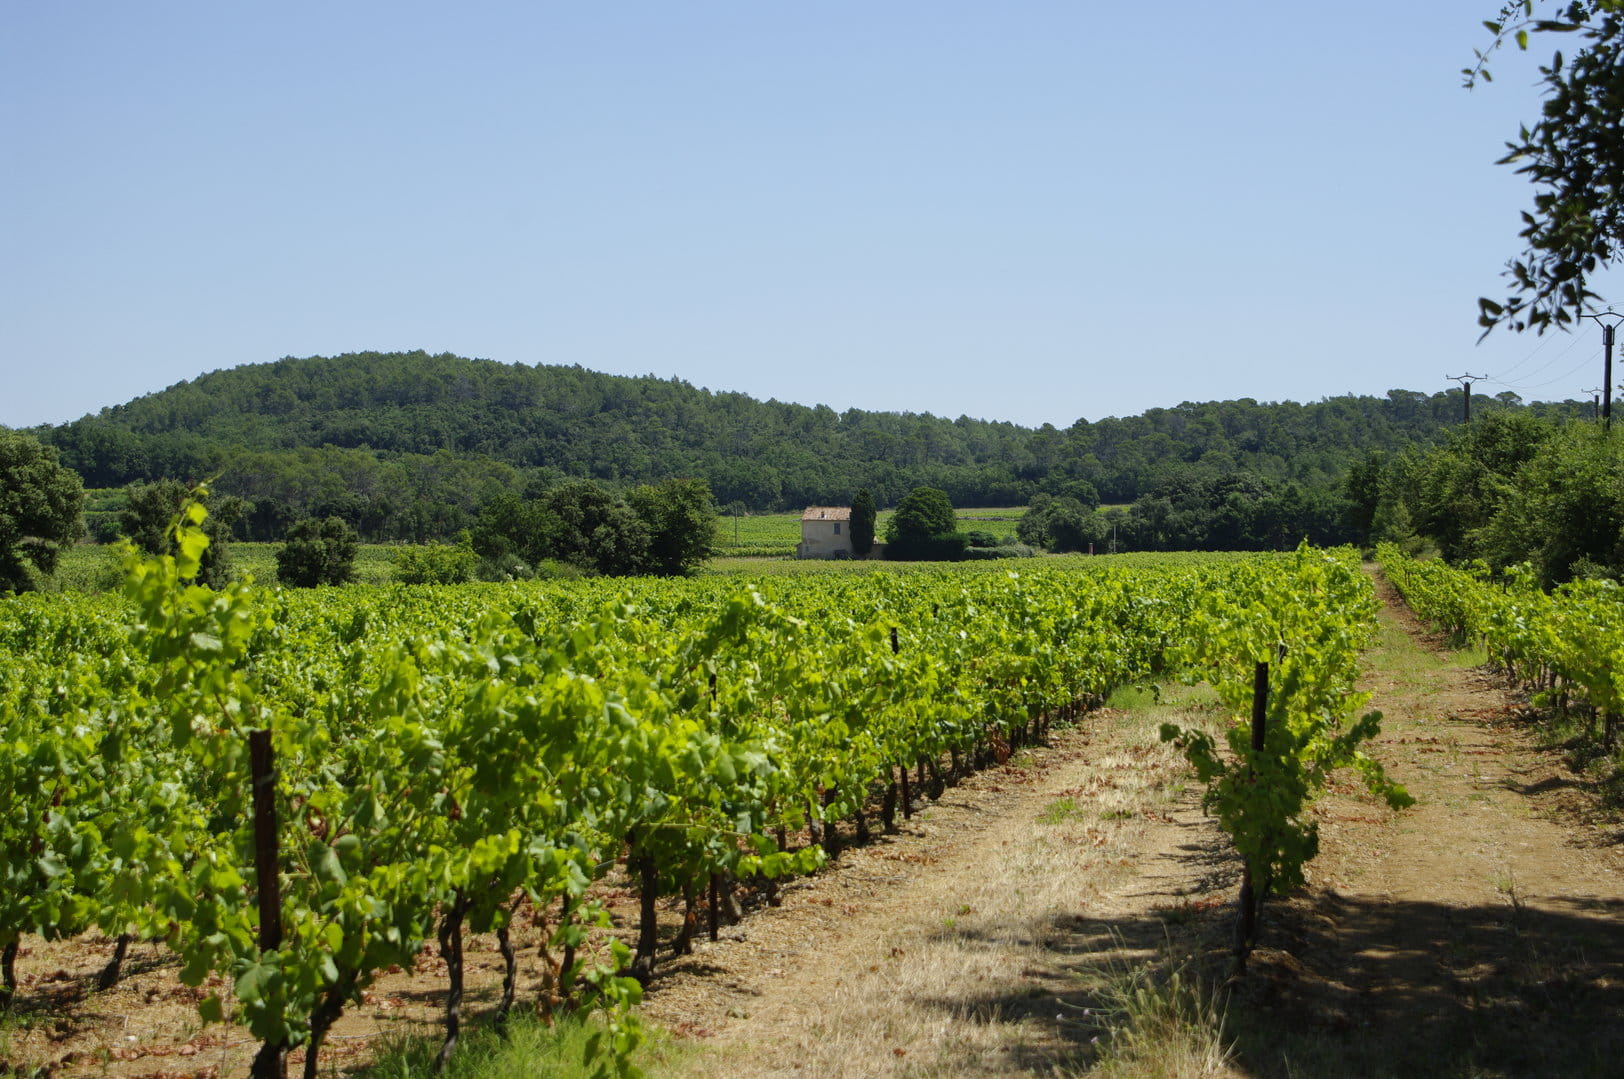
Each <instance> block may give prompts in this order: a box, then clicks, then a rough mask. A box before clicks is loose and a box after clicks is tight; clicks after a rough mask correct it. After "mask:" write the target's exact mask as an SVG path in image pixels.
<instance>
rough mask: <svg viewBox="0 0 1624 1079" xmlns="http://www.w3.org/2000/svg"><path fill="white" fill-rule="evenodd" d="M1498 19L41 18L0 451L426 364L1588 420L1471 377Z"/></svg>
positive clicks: (404, 8)
mask: <svg viewBox="0 0 1624 1079" xmlns="http://www.w3.org/2000/svg"><path fill="white" fill-rule="evenodd" d="M1498 7H1499V2H1498V0H1475V2H1474V0H1428V2H1426V3H1415V2H1414V0H1407V2H1399V0H1377V2H1375V3H1369V4H1361V5H1348V4H1335V5H1331V4H1323V5H1322V4H1304V3H1300V2H1293V3H1286V2H1283V0H1273V2H1254V3H1238V4H1211V3H1206V2H1200V3H1197V2H1186V0H1173V2H1170V3H1165V4H1160V5H1155V6H1151V5H1128V4H1110V5H1107V4H1096V3H1083V2H1079V0H1068V2H1058V0H1057V2H1027V3H1007V4H992V3H986V2H984V0H929V2H925V0H917V2H915V0H907V2H902V0H898V2H882V3H875V2H873V0H863V2H855V0H851V2H842V0H836V2H826V3H799V4H790V3H770V2H763V0H733V2H707V0H695V2H674V0H657V2H656V0H617V2H614V3H562V2H535V3H477V2H476V3H459V4H445V3H432V4H430V3H415V2H391V3H373V2H344V3H320V4H315V3H302V2H294V0H288V2H281V3H277V4H274V5H272V4H261V5H241V4H222V3H218V2H214V3H166V2H163V0H154V2H153V3H147V4H130V3H124V2H117V3H113V2H82V3H80V2H76V3H39V4H34V3H28V4H11V5H8V6H7V7H6V10H5V13H4V15H3V16H0V372H3V376H4V381H3V386H4V392H3V393H0V424H6V425H11V426H27V425H32V424H36V423H42V422H62V421H65V420H68V419H71V418H74V417H76V416H79V415H82V414H84V413H86V412H93V411H95V410H97V409H99V408H101V407H103V406H106V405H111V404H116V403H119V402H122V401H125V400H128V399H129V398H131V397H134V396H136V395H139V394H142V393H147V392H151V391H155V390H159V389H162V388H163V387H165V386H167V385H170V384H172V383H174V382H177V381H179V380H182V379H188V378H192V377H195V376H196V375H198V374H200V373H202V372H205V371H210V370H215V369H218V368H224V367H233V366H237V365H239V364H245V363H258V362H265V361H270V360H274V359H277V358H280V357H282V356H289V355H292V356H307V355H315V354H320V355H332V354H336V353H341V352H348V351H356V350H363V349H377V350H394V349H413V348H423V349H427V350H429V351H432V352H438V351H449V352H455V353H458V354H461V355H465V356H476V357H485V358H490V359H494V360H500V361H503V362H508V363H526V364H534V363H564V364H577V363H578V364H581V365H582V366H584V367H588V368H592V369H595V370H600V371H609V372H614V373H620V374H647V373H653V374H656V375H660V376H673V375H675V376H678V377H680V378H683V379H685V380H687V381H689V382H692V383H694V384H696V385H700V386H706V387H709V388H711V389H716V390H738V391H742V392H745V393H749V394H751V395H753V396H756V397H759V398H763V399H765V398H769V397H776V398H778V399H779V400H785V401H797V402H802V403H807V404H813V403H824V404H828V405H831V406H833V407H835V408H836V409H845V408H849V407H857V408H864V409H874V410H906V411H915V412H925V411H929V412H934V413H936V414H938V415H946V416H958V415H961V414H968V415H971V416H976V417H985V418H989V419H1003V420H1012V421H1015V422H1018V423H1022V424H1028V425H1036V424H1040V423H1044V422H1051V423H1054V424H1056V425H1057V426H1065V425H1067V424H1070V423H1071V422H1073V421H1074V420H1076V419H1077V418H1079V417H1087V418H1089V419H1098V418H1100V417H1102V416H1106V415H1127V414H1132V413H1137V412H1141V411H1143V410H1145V409H1147V408H1151V407H1155V406H1170V405H1174V404H1177V403H1179V402H1180V401H1185V400H1192V401H1200V400H1210V399H1216V398H1233V397H1253V398H1257V399H1259V400H1281V399H1292V400H1314V399H1317V398H1320V397H1324V396H1330V395H1334V394H1340V393H1347V392H1359V393H1377V394H1380V393H1384V392H1386V391H1387V390H1388V389H1390V388H1393V387H1405V388H1410V389H1418V390H1425V391H1429V392H1430V391H1434V390H1439V389H1443V388H1446V387H1447V386H1450V385H1453V383H1449V382H1446V381H1445V378H1444V376H1445V375H1446V374H1451V375H1454V374H1460V373H1462V372H1463V371H1467V370H1470V371H1472V372H1474V373H1488V374H1490V375H1491V376H1494V377H1495V378H1496V379H1498V380H1500V382H1499V384H1495V383H1490V384H1487V385H1484V386H1482V387H1480V388H1479V389H1480V392H1481V391H1487V392H1496V391H1498V390H1501V389H1505V388H1507V387H1508V386H1509V387H1511V388H1515V389H1517V390H1519V391H1520V392H1522V393H1523V394H1524V396H1525V397H1527V398H1529V399H1548V398H1556V399H1560V398H1562V397H1567V396H1579V394H1580V391H1582V390H1584V389H1585V388H1587V387H1590V386H1594V385H1596V384H1598V383H1599V381H1600V377H1601V376H1600V342H1599V334H1597V333H1595V332H1594V331H1588V332H1587V333H1585V334H1584V335H1572V336H1570V335H1557V336H1556V338H1555V339H1554V340H1549V341H1547V342H1542V341H1541V340H1540V339H1538V338H1534V337H1531V336H1528V337H1521V338H1519V337H1516V336H1512V335H1504V334H1501V333H1499V332H1496V334H1495V335H1494V336H1493V337H1491V338H1490V340H1489V341H1488V342H1486V343H1485V344H1483V345H1481V346H1479V345H1477V344H1476V341H1477V336H1478V330H1477V328H1476V326H1475V324H1474V319H1475V316H1476V298H1477V297H1478V296H1479V295H1483V294H1491V295H1498V294H1499V293H1500V288H1501V281H1500V277H1499V273H1500V270H1501V268H1502V266H1503V265H1504V263H1505V261H1506V260H1507V259H1508V258H1509V257H1511V256H1513V255H1514V254H1516V253H1517V252H1518V250H1519V245H1518V242H1517V238H1516V231H1517V228H1518V216H1517V215H1518V212H1519V211H1520V210H1521V209H1523V207H1524V206H1525V205H1526V204H1527V202H1528V200H1529V189H1528V188H1527V186H1526V184H1525V183H1524V182H1523V181H1521V180H1520V179H1519V178H1518V177H1516V176H1515V175H1514V174H1513V173H1512V171H1511V170H1510V169H1508V168H1505V167H1496V166H1495V165H1494V164H1493V161H1494V160H1495V158H1496V157H1498V156H1499V152H1500V150H1501V147H1502V145H1503V143H1504V142H1505V141H1506V139H1507V138H1508V137H1510V136H1511V135H1513V134H1514V133H1515V131H1516V126H1517V124H1518V123H1519V122H1520V121H1524V120H1529V119H1532V118H1533V117H1534V116H1535V115H1536V109H1537V94H1536V87H1535V77H1536V72H1535V63H1534V59H1535V56H1534V55H1528V56H1521V55H1516V54H1507V55H1505V56H1503V57H1502V58H1501V60H1500V62H1499V64H1498V65H1497V68H1496V75H1497V78H1496V81H1495V82H1494V83H1492V84H1491V85H1489V86H1486V87H1482V88H1479V89H1478V90H1475V91H1472V92H1468V91H1466V90H1463V89H1462V88H1461V86H1460V75H1459V71H1460V69H1461V68H1462V67H1463V66H1465V65H1467V64H1468V63H1469V62H1470V61H1471V58H1472V49H1473V47H1474V46H1480V45H1483V44H1484V43H1485V42H1486V37H1487V35H1486V32H1485V31H1484V30H1483V29H1482V27H1481V20H1483V19H1485V18H1489V17H1492V16H1493V15H1494V13H1495V11H1496V10H1497V9H1498ZM1549 51H1550V46H1549V45H1545V46H1542V47H1541V49H1540V53H1542V54H1548V53H1549ZM1596 284H1597V285H1599V286H1601V287H1600V291H1602V292H1603V293H1604V294H1605V293H1606V291H1607V290H1606V287H1605V285H1606V282H1605V281H1598V282H1596ZM1620 377H1624V376H1620Z"/></svg>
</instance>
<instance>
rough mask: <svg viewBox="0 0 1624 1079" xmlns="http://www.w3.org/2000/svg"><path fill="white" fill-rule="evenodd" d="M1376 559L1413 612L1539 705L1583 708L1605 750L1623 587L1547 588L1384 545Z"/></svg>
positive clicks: (1621, 695) (1612, 715)
mask: <svg viewBox="0 0 1624 1079" xmlns="http://www.w3.org/2000/svg"><path fill="white" fill-rule="evenodd" d="M1377 557H1378V559H1379V560H1380V562H1381V565H1382V572H1383V573H1385V574H1386V575H1387V578H1388V579H1389V580H1390V581H1392V582H1393V586H1394V587H1395V588H1397V589H1398V590H1399V592H1400V593H1401V594H1403V596H1404V599H1405V601H1406V602H1407V603H1408V604H1409V605H1410V608H1411V609H1412V610H1413V611H1415V613H1416V615H1417V616H1418V617H1420V618H1422V619H1425V620H1426V621H1428V622H1431V623H1433V624H1434V625H1437V626H1439V627H1440V628H1442V629H1445V630H1446V631H1448V632H1449V633H1450V634H1451V635H1452V636H1453V637H1454V638H1455V639H1456V640H1457V641H1462V642H1464V641H1468V640H1480V641H1482V642H1483V645H1484V647H1485V648H1486V649H1487V651H1488V655H1489V661H1490V662H1491V663H1493V664H1494V665H1495V666H1497V667H1499V668H1500V669H1501V670H1503V671H1505V672H1506V674H1507V675H1508V676H1509V677H1510V678H1511V679H1512V680H1513V681H1515V682H1516V683H1518V684H1519V685H1522V686H1524V687H1526V688H1527V689H1529V690H1530V691H1532V692H1533V693H1535V694H1536V695H1537V696H1538V697H1539V698H1540V699H1541V700H1542V701H1546V702H1549V703H1551V704H1554V705H1556V706H1557V707H1558V708H1560V709H1562V710H1563V711H1568V710H1570V709H1573V708H1584V709H1586V710H1588V711H1589V712H1590V713H1591V715H1592V716H1593V717H1594V720H1595V722H1596V724H1597V728H1598V729H1597V730H1596V731H1595V735H1596V737H1597V738H1598V739H1599V740H1600V741H1601V742H1602V743H1603V744H1604V745H1605V746H1606V747H1607V748H1609V749H1611V748H1613V746H1614V744H1615V743H1616V741H1617V736H1618V729H1619V725H1620V722H1621V719H1624V588H1621V587H1619V585H1618V583H1617V582H1615V581H1610V580H1605V579H1599V580H1575V581H1569V582H1568V583H1566V584H1563V585H1559V586H1558V587H1557V588H1555V589H1554V590H1552V591H1550V592H1546V591H1544V590H1542V589H1541V588H1540V587H1539V584H1538V581H1537V580H1536V578H1535V575H1534V574H1533V572H1532V571H1531V570H1529V569H1528V568H1527V567H1513V568H1512V569H1510V570H1508V571H1506V572H1505V573H1503V574H1501V575H1499V576H1498V577H1493V576H1491V575H1490V574H1489V573H1488V571H1487V569H1486V567H1482V566H1478V567H1475V568H1468V569H1462V568H1457V567H1454V566H1450V565H1448V564H1447V563H1445V562H1442V561H1438V560H1435V559H1434V560H1424V561H1423V560H1418V559H1413V558H1409V557H1407V556H1406V555H1405V554H1404V553H1403V552H1401V551H1400V550H1398V549H1397V548H1396V547H1393V546H1390V545H1389V546H1384V547H1382V548H1380V549H1379V550H1378V551H1377Z"/></svg>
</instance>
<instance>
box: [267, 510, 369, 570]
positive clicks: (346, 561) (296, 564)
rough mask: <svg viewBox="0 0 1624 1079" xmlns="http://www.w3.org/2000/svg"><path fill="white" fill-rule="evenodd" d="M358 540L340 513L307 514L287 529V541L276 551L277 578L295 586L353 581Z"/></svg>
mask: <svg viewBox="0 0 1624 1079" xmlns="http://www.w3.org/2000/svg"><path fill="white" fill-rule="evenodd" d="M359 543H360V540H359V537H357V536H356V534H355V530H354V529H353V528H351V527H350V526H349V525H348V524H346V523H345V522H344V519H343V518H342V517H329V518H327V519H326V520H325V521H318V520H317V519H316V518H314V517H307V518H305V519H304V520H302V521H300V522H299V523H297V524H295V525H294V526H293V527H292V528H290V529H288V535H287V542H286V543H285V544H284V545H283V546H282V548H281V550H279V551H277V552H276V579H277V580H279V581H281V582H282V583H283V584H285V585H292V586H293V587H295V588H314V587H315V586H317V585H323V584H345V583H347V582H349V581H353V580H355V552H356V548H357V546H358V545H359Z"/></svg>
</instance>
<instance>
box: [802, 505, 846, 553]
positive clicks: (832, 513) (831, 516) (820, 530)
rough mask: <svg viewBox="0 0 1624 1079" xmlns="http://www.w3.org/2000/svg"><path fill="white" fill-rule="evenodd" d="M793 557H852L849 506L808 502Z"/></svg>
mask: <svg viewBox="0 0 1624 1079" xmlns="http://www.w3.org/2000/svg"><path fill="white" fill-rule="evenodd" d="M795 557H796V558H851V557H852V549H851V507H850V506H808V507H806V512H805V513H803V514H801V543H800V545H799V546H798V547H796V548H795Z"/></svg>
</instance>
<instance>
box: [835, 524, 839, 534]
mask: <svg viewBox="0 0 1624 1079" xmlns="http://www.w3.org/2000/svg"><path fill="white" fill-rule="evenodd" d="M835 535H837V536H838V535H840V522H839V521H836V522H835Z"/></svg>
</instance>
